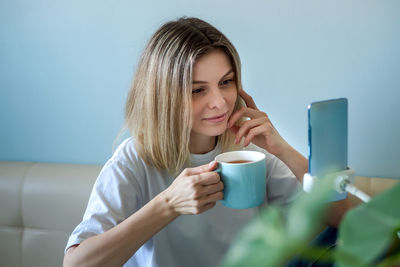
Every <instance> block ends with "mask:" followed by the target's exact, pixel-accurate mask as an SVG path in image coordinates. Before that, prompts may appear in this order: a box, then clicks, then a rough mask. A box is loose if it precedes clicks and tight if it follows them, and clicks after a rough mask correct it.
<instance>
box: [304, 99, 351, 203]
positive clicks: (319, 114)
mask: <svg viewBox="0 0 400 267" xmlns="http://www.w3.org/2000/svg"><path fill="white" fill-rule="evenodd" d="M347 117H348V101H347V99H346V98H339V99H331V100H325V101H319V102H314V103H311V104H310V105H309V106H308V148H309V157H308V164H309V165H308V170H309V173H310V174H311V175H312V176H317V177H318V178H323V177H324V176H325V175H327V174H329V173H332V172H338V171H342V170H345V169H347V132H348V128H347V127H348V126H347ZM346 196H347V193H342V194H340V193H337V192H336V191H335V192H333V196H332V199H331V200H332V201H337V200H341V199H344V198H346Z"/></svg>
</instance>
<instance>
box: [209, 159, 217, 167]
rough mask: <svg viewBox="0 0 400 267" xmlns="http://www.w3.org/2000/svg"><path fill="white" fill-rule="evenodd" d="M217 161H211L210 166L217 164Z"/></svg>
mask: <svg viewBox="0 0 400 267" xmlns="http://www.w3.org/2000/svg"><path fill="white" fill-rule="evenodd" d="M215 162H216V161H215V160H213V161H211V162H210V163H208V166H210V167H211V166H212V165H214V164H215Z"/></svg>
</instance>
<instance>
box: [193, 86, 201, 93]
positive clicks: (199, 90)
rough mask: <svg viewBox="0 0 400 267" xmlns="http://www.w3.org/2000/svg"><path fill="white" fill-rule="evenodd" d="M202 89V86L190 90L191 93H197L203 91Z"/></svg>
mask: <svg viewBox="0 0 400 267" xmlns="http://www.w3.org/2000/svg"><path fill="white" fill-rule="evenodd" d="M203 91H204V88H201V87H200V88H197V89H193V90H192V94H198V93H201V92H203Z"/></svg>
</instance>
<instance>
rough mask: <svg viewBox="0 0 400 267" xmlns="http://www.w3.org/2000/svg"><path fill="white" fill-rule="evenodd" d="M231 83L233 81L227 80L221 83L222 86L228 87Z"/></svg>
mask: <svg viewBox="0 0 400 267" xmlns="http://www.w3.org/2000/svg"><path fill="white" fill-rule="evenodd" d="M231 82H233V79H227V80H224V81H222V83H221V84H222V85H228V84H230V83H231Z"/></svg>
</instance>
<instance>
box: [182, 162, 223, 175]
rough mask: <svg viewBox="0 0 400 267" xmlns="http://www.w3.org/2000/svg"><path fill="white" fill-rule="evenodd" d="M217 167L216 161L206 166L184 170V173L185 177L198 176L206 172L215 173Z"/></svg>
mask: <svg viewBox="0 0 400 267" xmlns="http://www.w3.org/2000/svg"><path fill="white" fill-rule="evenodd" d="M217 166H218V163H217V162H216V161H215V160H214V161H211V162H210V163H209V164H204V165H201V166H197V167H194V168H187V169H185V170H184V172H185V175H187V176H191V175H197V174H201V173H204V172H210V171H213V170H215V169H216V168H217Z"/></svg>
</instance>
